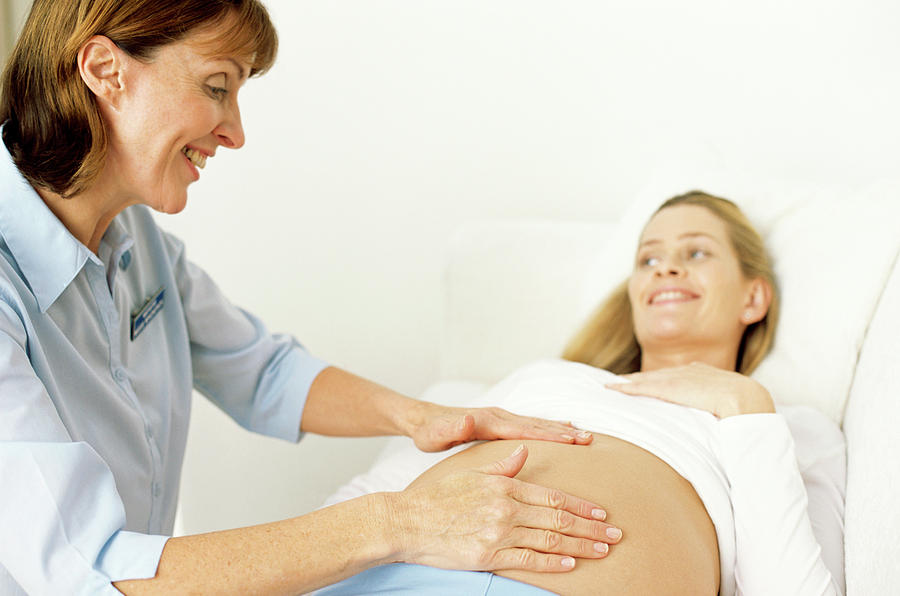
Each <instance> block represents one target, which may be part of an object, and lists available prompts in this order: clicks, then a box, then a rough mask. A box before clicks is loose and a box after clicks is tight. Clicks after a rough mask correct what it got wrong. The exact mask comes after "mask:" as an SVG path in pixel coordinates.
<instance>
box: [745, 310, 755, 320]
mask: <svg viewBox="0 0 900 596" xmlns="http://www.w3.org/2000/svg"><path fill="white" fill-rule="evenodd" d="M751 317H753V313H752V312H750V311H749V310H748V311H746V312H745V313H744V320H745V321H749V320H750V319H751Z"/></svg>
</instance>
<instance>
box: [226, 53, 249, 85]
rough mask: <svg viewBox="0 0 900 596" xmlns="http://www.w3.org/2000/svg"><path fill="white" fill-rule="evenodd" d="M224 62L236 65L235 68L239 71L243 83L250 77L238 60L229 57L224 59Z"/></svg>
mask: <svg viewBox="0 0 900 596" xmlns="http://www.w3.org/2000/svg"><path fill="white" fill-rule="evenodd" d="M223 60H225V61H227V62H231V63H232V64H234V67H235V68H236V69H237V71H238V74H239V75H240V79H241V80H242V81H243V80H244V79H246V78H247V77H248V76H249V75H248V74H247V72H246V71H245V70H244V67H243V66H241V63H240V62H238V61H237V60H235V59H234V58H232V57H230V56H229V57H226V58H223Z"/></svg>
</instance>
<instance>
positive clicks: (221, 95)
mask: <svg viewBox="0 0 900 596" xmlns="http://www.w3.org/2000/svg"><path fill="white" fill-rule="evenodd" d="M227 82H228V77H226V76H225V74H224V73H221V72H220V73H217V74H214V75H213V76H211V77H209V78H208V79H206V88H207V89H209V94H210V95H212V96H213V97H215V98H216V99H218V100H219V101H221V100H223V99H225V96H226V95H228V89H227V85H226V83H227Z"/></svg>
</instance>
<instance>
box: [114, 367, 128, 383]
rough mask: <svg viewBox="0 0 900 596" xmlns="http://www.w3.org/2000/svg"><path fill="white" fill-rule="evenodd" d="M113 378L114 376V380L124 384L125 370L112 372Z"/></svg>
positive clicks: (118, 369) (119, 369)
mask: <svg viewBox="0 0 900 596" xmlns="http://www.w3.org/2000/svg"><path fill="white" fill-rule="evenodd" d="M113 376H114V377H115V378H116V380H117V381H119V382H120V383H124V382H125V379H126V375H125V370H124V369H121V368H117V369H116V370H115V371H113Z"/></svg>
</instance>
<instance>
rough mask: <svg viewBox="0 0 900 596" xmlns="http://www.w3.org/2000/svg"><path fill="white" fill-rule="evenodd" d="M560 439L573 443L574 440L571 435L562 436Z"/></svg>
mask: <svg viewBox="0 0 900 596" xmlns="http://www.w3.org/2000/svg"><path fill="white" fill-rule="evenodd" d="M562 438H563V439H565V440H566V441H574V440H575V437H573V436H572V435H562Z"/></svg>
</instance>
